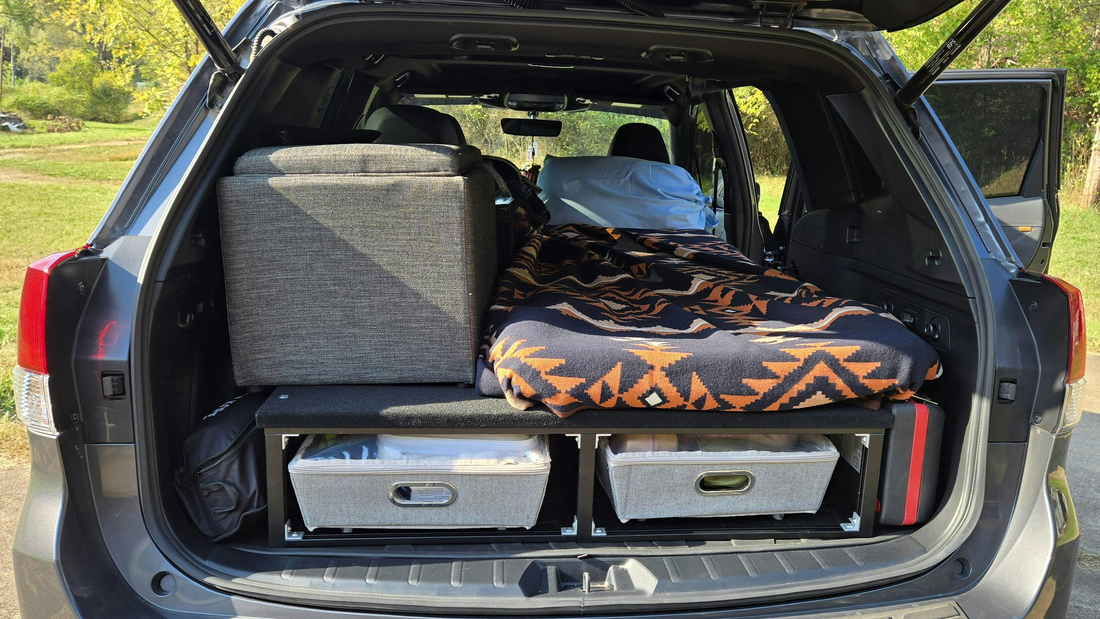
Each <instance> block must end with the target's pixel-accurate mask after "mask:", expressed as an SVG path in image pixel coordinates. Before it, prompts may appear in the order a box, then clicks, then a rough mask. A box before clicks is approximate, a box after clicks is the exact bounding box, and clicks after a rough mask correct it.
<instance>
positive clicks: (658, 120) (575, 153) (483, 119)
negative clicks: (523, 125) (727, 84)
mask: <svg viewBox="0 0 1100 619" xmlns="http://www.w3.org/2000/svg"><path fill="white" fill-rule="evenodd" d="M402 103H412V104H419V105H425V106H426V107H430V108H433V109H436V110H439V111H441V112H445V113H447V114H450V115H451V116H454V117H455V119H457V120H458V124H459V125H460V126H461V127H462V132H463V133H464V134H465V135H466V142H468V143H469V144H471V145H473V146H476V147H477V148H478V149H479V150H481V153H482V154H483V155H491V156H495V157H503V158H505V159H508V160H510V161H512V162H513V163H515V164H517V165H519V166H524V165H530V164H538V165H542V160H543V158H544V157H546V155H553V156H555V157H579V156H585V155H606V154H607V149H608V147H610V146H611V138H613V137H614V136H615V131H616V130H617V129H618V128H619V127H621V126H622V125H625V124H627V123H646V124H650V125H653V126H655V127H657V128H658V129H660V130H661V135H663V136H664V138H665V148H668V147H669V140H670V137H669V136H670V133H669V132H670V126H669V122H668V120H667V119H666V118H665V117H664V113H663V112H661V111H660V110H648V109H644V108H630V107H624V106H596V105H593V106H592V108H591V109H589V110H585V111H577V112H543V113H540V114H539V115H538V117H539V118H540V119H545V120H560V121H561V125H562V128H561V135H559V136H558V137H554V138H548V137H534V138H532V137H528V136H519V135H507V134H505V133H504V132H503V131H501V129H500V119H502V118H526V117H527V114H526V113H524V112H517V111H514V110H502V109H497V108H488V107H482V106H481V105H479V104H477V103H476V102H474V101H473V100H471V99H459V100H448V101H447V102H445V103H440V102H439V101H438V100H434V99H432V98H428V97H423V98H416V99H411V98H410V99H407V100H405V101H402Z"/></svg>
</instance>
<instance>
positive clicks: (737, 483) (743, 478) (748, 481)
mask: <svg viewBox="0 0 1100 619" xmlns="http://www.w3.org/2000/svg"><path fill="white" fill-rule="evenodd" d="M755 484H756V476H755V475H753V474H752V473H751V472H750V471H704V472H702V473H699V476H698V477H696V478H695V491H696V492H698V493H699V494H701V495H703V496H726V495H731V494H745V493H746V492H748V491H749V490H752V487H753V485H755Z"/></svg>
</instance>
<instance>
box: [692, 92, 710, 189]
mask: <svg viewBox="0 0 1100 619" xmlns="http://www.w3.org/2000/svg"><path fill="white" fill-rule="evenodd" d="M714 148H715V145H714V129H713V128H712V125H711V122H710V114H709V113H708V112H707V106H705V105H699V106H697V107H696V108H695V131H694V133H693V135H692V139H691V174H692V176H694V177H695V180H696V181H698V182H699V187H701V188H702V190H703V195H704V196H713V195H714Z"/></svg>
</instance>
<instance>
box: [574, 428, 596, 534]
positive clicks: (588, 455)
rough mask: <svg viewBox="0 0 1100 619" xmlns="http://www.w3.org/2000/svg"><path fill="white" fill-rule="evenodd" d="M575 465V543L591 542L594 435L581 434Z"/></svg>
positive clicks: (594, 458)
mask: <svg viewBox="0 0 1100 619" xmlns="http://www.w3.org/2000/svg"><path fill="white" fill-rule="evenodd" d="M578 443H579V449H580V454H579V459H578V463H577V464H578V465H577V541H578V542H590V541H592V493H593V491H594V490H595V487H596V435H595V434H581V435H580V440H579V441H578Z"/></svg>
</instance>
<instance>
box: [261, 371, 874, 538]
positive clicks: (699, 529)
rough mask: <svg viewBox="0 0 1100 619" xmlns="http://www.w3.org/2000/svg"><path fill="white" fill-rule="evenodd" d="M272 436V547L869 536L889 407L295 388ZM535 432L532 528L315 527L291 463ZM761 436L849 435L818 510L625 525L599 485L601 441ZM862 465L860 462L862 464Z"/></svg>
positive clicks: (269, 412)
mask: <svg viewBox="0 0 1100 619" xmlns="http://www.w3.org/2000/svg"><path fill="white" fill-rule="evenodd" d="M256 420H257V423H258V425H259V426H260V427H261V428H262V429H263V432H264V434H265V451H266V458H267V492H268V541H269V544H270V545H271V546H273V547H282V546H299V545H334V544H336V545H340V544H347V545H358V544H411V543H418V544H423V543H459V544H461V543H510V542H518V543H522V542H561V543H570V542H576V543H593V542H594V543H599V542H602V541H606V542H660V541H673V540H676V541H687V540H723V539H731V538H741V539H751V538H835V537H866V536H870V535H871V531H872V524H873V522H874V514H875V497H876V494H877V488H878V485H879V469H880V462H881V457H882V447H883V435H884V432H885V431H886V429H888V428H890V427H891V425H892V423H893V417H892V415H891V414H890V413H889V411H886V410H882V409H880V410H871V409H869V408H866V407H865V406H863V405H861V404H858V403H849V402H845V403H839V404H830V405H825V406H820V407H815V408H812V409H804V410H794V411H785V412H750V413H737V412H703V411H669V410H656V409H638V410H631V409H612V410H601V411H581V412H578V413H577V414H575V415H571V416H569V417H566V418H561V417H558V416H557V415H555V414H553V413H552V412H551V411H550V410H548V409H546V408H543V407H541V406H540V407H534V408H531V409H528V410H525V411H518V410H516V409H515V408H513V407H512V406H511V405H510V404H509V403H508V402H507V401H506V400H504V399H499V398H486V397H481V396H479V395H478V394H477V393H476V391H475V390H474V389H472V388H469V387H464V386H455V385H412V386H407V385H401V386H391V385H366V386H350V385H349V386H285V387H279V388H277V389H275V391H274V392H273V393H272V394H271V395H270V396H269V397H268V399H267V401H266V402H265V403H264V404H263V405H262V406H261V407H260V409H259V410H258V411H257V413H256ZM425 432H430V433H433V434H463V433H467V434H468V433H497V432H500V433H531V434H546V435H549V439H550V450H551V457H552V459H553V467H552V469H551V473H550V475H551V477H550V482H549V486H548V487H549V489H548V491H547V494H546V497H545V500H544V502H543V505H542V509H541V511H540V514H539V518H538V522H537V524H536V525H535V526H534V527H532V528H531V529H527V530H523V529H520V530H515V529H508V530H489V531H486V530H474V529H470V530H451V531H435V530H427V531H417V530H392V529H387V530H366V529H354V530H350V531H347V530H339V529H332V530H325V529H318V530H316V531H312V532H310V531H307V530H306V529H305V527H304V526H303V524H302V521H301V515H300V513H299V511H298V507H297V503H296V499H295V497H294V496H293V492H292V490H291V487H290V484H289V479H288V476H287V469H286V465H287V463H288V462H289V460H290V458H291V457H293V455H294V453H295V452H296V450H297V449H298V446H299V445H300V444H301V442H302V440H304V438H305V436H307V435H309V434H378V433H387V434H420V433H425ZM628 432H665V433H676V434H694V433H707V434H710V433H725V434H755V433H762V432H779V433H819V434H826V435H849V436H850V439H849V440H846V441H844V444H845V445H846V446H848V447H849V450H848V451H849V453H847V454H845V453H844V450H842V454H841V456H842V457H841V460H840V461H839V462H838V463H837V467H836V471H835V473H834V475H833V479H832V483H831V484H830V486H829V489H828V491H827V492H826V496H825V501H824V503H823V504H822V508H821V510H819V511H818V512H817V513H816V514H795V515H788V516H786V517H785V518H783V519H782V520H777V519H775V518H773V517H771V516H746V517H737V518H667V519H654V520H647V521H630V522H627V523H621V522H620V521H619V520H618V519H617V518H616V517H615V515H614V511H613V508H612V506H611V502H610V500H609V499H608V497H607V495H606V493H605V492H604V490H603V488H602V487H601V486H600V484H599V482H598V481H596V444H597V438H598V437H599V436H601V435H608V434H617V433H628ZM852 463H855V464H857V465H858V466H857V467H853V465H852Z"/></svg>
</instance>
